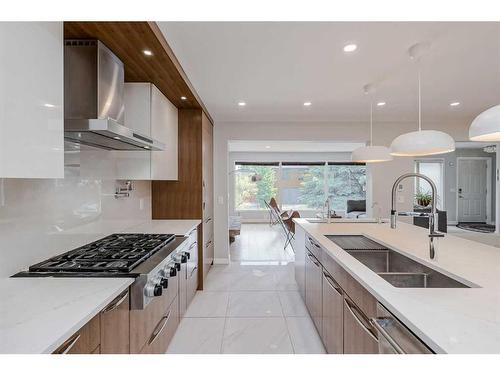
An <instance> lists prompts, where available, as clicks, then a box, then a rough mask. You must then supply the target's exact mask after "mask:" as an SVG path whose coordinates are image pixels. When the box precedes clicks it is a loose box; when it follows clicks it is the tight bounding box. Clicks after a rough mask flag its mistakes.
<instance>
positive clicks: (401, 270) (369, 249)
mask: <svg viewBox="0 0 500 375" xmlns="http://www.w3.org/2000/svg"><path fill="white" fill-rule="evenodd" d="M327 237H328V238H329V239H330V240H331V241H332V242H334V243H336V244H337V245H338V246H339V247H341V248H342V249H344V250H345V251H346V252H347V253H348V254H350V255H351V256H353V257H354V258H356V259H357V260H358V261H360V262H361V263H363V264H364V265H365V266H366V267H368V268H369V269H371V270H372V271H373V272H375V273H377V274H378V275H379V276H380V277H382V278H383V279H384V280H386V281H387V282H389V283H390V284H392V285H394V286H395V287H397V288H470V286H467V285H465V284H463V283H461V282H459V281H457V280H455V279H452V278H451V277H449V276H446V275H444V274H442V273H441V272H438V271H436V270H434V269H432V268H429V267H427V266H425V265H423V264H421V263H419V262H417V261H415V260H413V259H410V258H408V257H406V256H404V255H402V254H400V253H398V252H397V251H394V250H391V249H387V248H386V247H385V246H383V245H381V244H379V243H377V242H375V241H372V240H370V239H369V238H366V237H364V236H335V235H334V236H327Z"/></svg>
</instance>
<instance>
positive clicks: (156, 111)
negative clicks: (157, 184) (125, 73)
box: [115, 82, 178, 180]
mask: <svg viewBox="0 0 500 375" xmlns="http://www.w3.org/2000/svg"><path fill="white" fill-rule="evenodd" d="M177 121H178V110H177V108H176V107H175V106H174V105H173V104H172V103H171V102H170V101H169V100H168V99H167V98H166V97H165V96H164V95H163V94H162V93H161V92H160V90H158V89H157V88H156V86H155V85H153V84H151V83H135V82H134V83H125V126H127V127H129V128H131V129H133V130H134V131H136V132H138V133H141V134H144V135H146V136H149V137H151V138H154V139H156V140H158V141H160V142H162V143H163V144H165V150H164V151H148V152H147V154H146V155H147V156H148V159H149V164H148V166H149V168H150V169H149V171H148V172H144V170H140V169H139V168H137V165H138V164H137V163H135V164H134V165H135V168H134V173H135V174H140V175H143V174H144V173H149V178H147V179H151V180H177V179H178V148H177V143H178V135H177V134H178V133H177V132H178V124H177ZM137 152H139V153H141V154H142V151H132V152H127V153H126V154H128V155H129V156H131V157H133V156H134V155H130V154H136V153H137ZM115 153H118V152H115ZM136 155H137V156H136V157H135V160H136V161H137V159H138V158H140V155H138V154H136ZM123 156H124V157H125V154H123ZM127 158H128V156H127ZM135 177H137V176H135ZM130 178H133V177H130ZM137 179H139V178H137Z"/></svg>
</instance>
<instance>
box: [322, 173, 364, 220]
mask: <svg viewBox="0 0 500 375" xmlns="http://www.w3.org/2000/svg"><path fill="white" fill-rule="evenodd" d="M327 168H328V196H329V197H330V204H331V207H332V208H333V209H335V210H345V209H346V207H347V201H348V200H350V199H366V167H365V166H364V165H329V166H328V167H327Z"/></svg>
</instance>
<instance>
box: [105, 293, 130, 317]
mask: <svg viewBox="0 0 500 375" xmlns="http://www.w3.org/2000/svg"><path fill="white" fill-rule="evenodd" d="M127 297H128V290H126V291H125V292H124V293H122V294H121V295H119V296H118V297H116V298H115V300H114V302H113V303H111V304H110V305H108V307H106V308H105V309H104V310H102V312H103V313H107V312H110V311H113V310H116V309H117V308H118V306H120V305H121V304H122V303H123V302H124V301H125V300H126V299H127Z"/></svg>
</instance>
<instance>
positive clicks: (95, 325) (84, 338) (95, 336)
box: [54, 314, 101, 354]
mask: <svg viewBox="0 0 500 375" xmlns="http://www.w3.org/2000/svg"><path fill="white" fill-rule="evenodd" d="M100 331H101V320H100V314H98V315H97V316H95V317H93V318H92V320H90V321H89V322H88V323H87V324H85V325H84V326H83V327H82V328H81V329H80V330H79V331H78V332H76V333H75V334H74V335H73V336H71V337H70V338H69V339H67V340H66V341H65V342H64V344H62V345H61V346H60V347H59V348H57V349H56V350H55V351H54V354H92V353H93V352H94V351H95V350H96V349H97V348H98V347H99V343H100Z"/></svg>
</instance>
